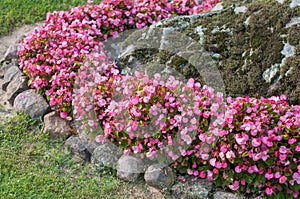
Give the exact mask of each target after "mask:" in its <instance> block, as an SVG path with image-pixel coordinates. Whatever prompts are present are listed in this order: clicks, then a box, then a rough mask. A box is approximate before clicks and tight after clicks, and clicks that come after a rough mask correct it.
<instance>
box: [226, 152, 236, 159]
mask: <svg viewBox="0 0 300 199" xmlns="http://www.w3.org/2000/svg"><path fill="white" fill-rule="evenodd" d="M226 158H227V159H228V160H232V159H233V158H235V155H234V153H233V151H227V153H226Z"/></svg>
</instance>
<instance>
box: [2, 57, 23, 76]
mask: <svg viewBox="0 0 300 199" xmlns="http://www.w3.org/2000/svg"><path fill="white" fill-rule="evenodd" d="M18 65H19V62H18V60H16V59H13V60H10V61H4V60H2V61H0V78H3V77H4V73H5V72H6V71H7V70H8V69H9V68H10V67H12V66H18Z"/></svg>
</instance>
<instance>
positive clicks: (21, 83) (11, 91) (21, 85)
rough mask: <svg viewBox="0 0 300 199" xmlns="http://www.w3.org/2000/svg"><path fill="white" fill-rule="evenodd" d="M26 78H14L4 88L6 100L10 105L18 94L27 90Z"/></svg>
mask: <svg viewBox="0 0 300 199" xmlns="http://www.w3.org/2000/svg"><path fill="white" fill-rule="evenodd" d="M27 83H28V77H26V76H19V75H17V76H15V77H14V78H13V80H12V81H11V82H10V83H9V84H8V86H7V88H6V96H7V97H6V98H7V101H8V102H9V103H10V105H13V103H14V100H15V98H16V97H17V95H18V94H20V93H21V92H23V91H25V90H27V89H28V86H27Z"/></svg>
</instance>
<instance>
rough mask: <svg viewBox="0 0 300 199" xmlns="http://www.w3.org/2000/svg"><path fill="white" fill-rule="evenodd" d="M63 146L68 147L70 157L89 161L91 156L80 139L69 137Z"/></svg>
mask: <svg viewBox="0 0 300 199" xmlns="http://www.w3.org/2000/svg"><path fill="white" fill-rule="evenodd" d="M65 146H66V147H68V148H69V149H70V150H71V155H73V156H75V157H76V156H78V157H79V158H81V159H82V160H85V161H90V160H91V154H90V152H89V151H88V150H87V148H86V147H85V145H84V144H83V143H82V141H81V140H80V138H78V137H76V136H71V137H69V138H68V139H67V141H66V143H65Z"/></svg>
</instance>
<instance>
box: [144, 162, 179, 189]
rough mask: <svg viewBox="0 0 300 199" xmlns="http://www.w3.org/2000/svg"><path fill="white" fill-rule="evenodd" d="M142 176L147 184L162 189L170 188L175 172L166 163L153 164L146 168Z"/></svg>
mask: <svg viewBox="0 0 300 199" xmlns="http://www.w3.org/2000/svg"><path fill="white" fill-rule="evenodd" d="M144 178H145V181H146V183H147V184H148V185H149V186H152V187H155V188H158V189H164V188H170V187H171V186H172V185H173V184H174V181H175V174H174V172H173V171H172V169H171V168H170V167H168V166H166V165H163V164H154V165H151V166H149V167H148V168H147V170H146V172H145V175H144Z"/></svg>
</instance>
